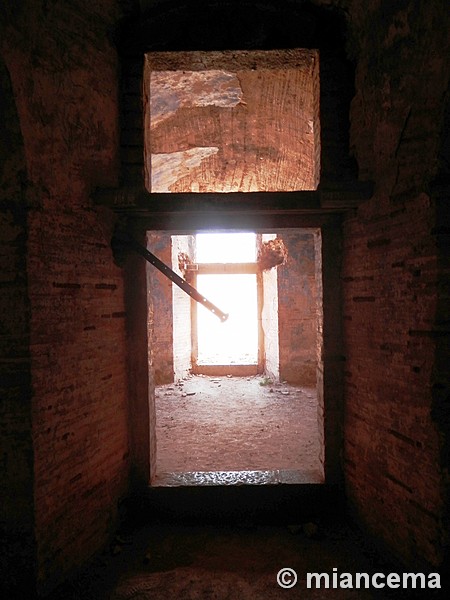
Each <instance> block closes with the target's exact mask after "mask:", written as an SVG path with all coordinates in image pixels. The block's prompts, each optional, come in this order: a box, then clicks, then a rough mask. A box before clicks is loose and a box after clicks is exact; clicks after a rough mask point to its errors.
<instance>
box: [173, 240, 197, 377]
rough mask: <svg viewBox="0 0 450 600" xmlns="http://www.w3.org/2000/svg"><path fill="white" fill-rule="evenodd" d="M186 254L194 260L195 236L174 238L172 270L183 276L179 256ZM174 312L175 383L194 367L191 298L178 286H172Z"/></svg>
mask: <svg viewBox="0 0 450 600" xmlns="http://www.w3.org/2000/svg"><path fill="white" fill-rule="evenodd" d="M180 252H184V253H185V254H187V255H188V256H190V257H192V258H193V255H194V252H193V236H189V235H176V236H175V235H174V236H172V269H173V270H174V271H175V272H176V273H178V275H181V276H183V275H182V273H181V271H180V269H179V267H178V254H179V253H180ZM172 312H173V356H174V359H173V362H174V373H175V381H177V380H178V379H182V378H183V377H185V376H186V375H187V374H188V372H189V370H190V368H191V366H192V353H191V349H192V343H191V298H190V297H189V296H188V295H187V294H186V292H183V290H182V289H180V288H179V287H178V286H177V285H175V284H172Z"/></svg>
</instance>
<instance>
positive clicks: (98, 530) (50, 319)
mask: <svg viewBox="0 0 450 600" xmlns="http://www.w3.org/2000/svg"><path fill="white" fill-rule="evenodd" d="M24 8H26V9H27V10H24ZM44 10H45V12H44ZM7 12H8V11H7ZM117 16H118V12H117V10H116V8H115V6H114V4H113V3H112V2H103V3H99V4H95V5H94V4H92V3H88V2H79V3H78V4H77V5H76V7H75V5H73V4H71V5H70V6H69V5H67V4H66V3H57V4H52V5H51V6H46V7H43V6H41V4H40V3H37V2H35V3H27V4H26V6H25V7H24V6H21V7H18V8H17V11H9V12H8V18H10V19H11V26H9V23H8V22H7V23H6V27H5V31H4V35H3V38H2V41H3V42H4V43H3V46H2V51H3V52H4V56H5V62H6V66H7V68H8V70H9V72H10V74H11V80H12V87H13V91H14V96H15V98H16V102H17V109H18V114H19V118H20V128H21V131H22V134H23V143H24V155H25V160H26V175H25V178H24V179H23V180H22V181H23V185H25V189H26V193H27V199H28V223H27V225H28V232H27V233H28V236H27V263H26V264H27V279H28V282H27V283H26V280H25V278H24V276H23V274H24V264H25V262H24V259H23V256H24V255H23V254H22V258H21V261H22V262H21V263H20V264H19V263H18V264H17V266H18V267H19V270H18V273H19V275H20V272H22V277H21V285H22V292H25V293H26V287H25V286H26V285H28V297H29V302H30V306H31V312H30V325H29V340H30V346H29V352H30V355H31V380H32V390H33V396H32V405H31V409H32V439H33V451H34V503H35V505H34V519H35V535H36V543H37V579H38V581H39V583H38V586H39V588H40V590H41V591H44V590H45V589H47V588H48V587H49V586H51V585H53V584H55V583H57V582H58V581H59V580H60V579H61V578H63V577H65V576H66V575H67V574H68V573H69V572H71V571H72V570H74V569H76V568H77V567H78V566H79V565H81V564H83V563H84V562H85V561H86V559H87V558H88V557H90V556H92V554H93V553H95V551H97V550H98V549H99V548H100V547H101V546H102V545H103V544H104V543H105V541H106V540H107V538H108V536H109V535H110V534H111V531H112V529H113V527H114V526H115V518H116V510H117V502H118V499H119V498H120V497H121V496H122V494H124V493H125V490H126V486H127V476H128V416H127V406H126V400H127V373H126V364H125V362H126V352H125V341H126V338H125V316H126V313H125V308H124V297H123V296H124V289H123V278H122V272H121V270H120V269H119V268H118V267H116V266H115V265H114V263H113V259H112V253H111V249H110V239H111V233H112V219H111V217H110V215H109V214H107V213H106V212H100V211H99V212H97V211H96V210H94V209H93V207H92V202H91V199H90V193H91V191H92V190H93V189H94V187H95V186H97V185H115V184H116V183H117V165H118V160H117V159H118V157H117V155H116V147H117V140H118V133H117V116H118V113H117V101H116V89H117V75H116V71H117V64H116V55H115V51H114V50H113V48H112V47H111V46H110V44H109V43H108V41H107V35H106V30H107V28H108V26H110V25H111V23H112V22H113V20H114V19H116V18H117ZM80 31H82V32H83V33H82V35H80ZM14 145H15V149H17V142H15V141H14ZM23 226H24V225H23V222H22V224H21V225H20V227H22V228H23ZM16 233H18V229H17V228H16ZM10 237H11V240H14V235H12V234H11V236H10ZM17 241H18V242H20V244H22V246H23V244H24V243H25V236H24V235H22V236H19V238H17ZM21 253H23V247H22V250H21ZM11 258H13V255H12V254H11ZM24 297H25V298H26V294H24ZM10 299H11V300H12V299H13V296H10ZM23 302H24V301H23V299H21V300H20V302H19V301H17V303H16V308H19V307H20V308H21V310H23V316H22V318H21V322H22V325H21V326H20V327H19V326H18V325H16V326H15V330H16V335H19V334H20V336H21V337H22V340H23V342H26V338H27V325H26V321H27V319H26V315H27V309H26V305H24V304H23ZM20 328H21V329H22V331H21V330H20ZM21 353H22V351H21ZM24 358H25V355H24ZM23 366H24V367H25V368H26V361H25V362H24V364H23ZM26 381H27V379H26V377H25V378H24V383H25V385H26ZM22 393H23V394H24V395H25V398H24V402H23V403H22V405H20V406H19V403H18V402H17V404H16V409H15V410H14V417H15V418H17V426H19V421H21V422H22V424H25V426H26V427H27V425H26V419H27V418H29V417H27V416H26V415H23V409H24V408H25V407H26V402H27V401H28V402H29V396H28V394H27V392H26V390H22ZM21 426H23V425H21ZM17 439H19V438H17ZM22 440H23V441H22V446H23V445H24V444H25V445H26V444H27V442H26V440H27V435H26V434H25V435H23V436H22ZM28 443H29V442H28ZM24 452H25V453H26V455H28V456H29V454H30V450H29V448H27V449H26V448H24V447H23V448H22V449H21V450H20V452H18V453H17V455H16V457H15V465H12V466H15V467H16V468H17V471H18V472H24V471H23V458H22V456H23V453H24ZM27 468H30V465H29V464H28V467H27ZM26 478H27V479H28V478H29V476H28V475H27V476H26ZM25 490H26V492H27V494H29V496H28V498H27V499H26V500H24V502H25V503H26V506H27V508H29V509H30V510H32V509H33V493H32V492H31V490H30V486H29V484H28V483H27V484H26V486H25V485H24V487H23V492H25ZM10 491H11V493H14V490H13V489H11V490H10Z"/></svg>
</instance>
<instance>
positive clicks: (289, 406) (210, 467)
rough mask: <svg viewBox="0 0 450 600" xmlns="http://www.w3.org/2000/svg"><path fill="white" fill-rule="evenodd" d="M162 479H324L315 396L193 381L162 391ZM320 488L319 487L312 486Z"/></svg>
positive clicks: (282, 387) (249, 383)
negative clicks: (248, 474) (196, 475)
mask: <svg viewBox="0 0 450 600" xmlns="http://www.w3.org/2000/svg"><path fill="white" fill-rule="evenodd" d="M156 440H157V474H158V476H159V475H161V474H162V473H171V472H172V473H174V472H192V471H233V470H235V471H242V470H263V471H264V470H275V469H283V470H299V471H303V472H311V473H315V474H316V478H317V473H321V471H322V469H321V464H320V460H319V436H318V425H317V399H316V391H315V389H314V388H305V387H294V386H291V385H287V384H273V383H272V382H271V381H269V380H267V378H265V377H262V376H253V377H229V376H226V377H206V376H201V375H193V376H191V377H189V378H188V379H186V380H184V381H182V382H179V383H177V384H171V385H165V386H160V387H158V388H157V390H156ZM314 480H316V479H314Z"/></svg>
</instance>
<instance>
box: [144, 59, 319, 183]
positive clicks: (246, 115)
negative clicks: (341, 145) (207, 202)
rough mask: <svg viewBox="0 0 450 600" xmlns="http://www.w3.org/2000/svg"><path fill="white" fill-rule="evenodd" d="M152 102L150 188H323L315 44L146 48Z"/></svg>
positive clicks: (148, 103)
mask: <svg viewBox="0 0 450 600" xmlns="http://www.w3.org/2000/svg"><path fill="white" fill-rule="evenodd" d="M144 102H145V106H144V115H145V185H146V188H147V190H148V191H149V192H153V193H158V192H159V193H183V192H212V193H220V192H277V191H284V192H291V191H298V190H315V189H316V188H317V186H318V183H319V176H320V123H319V55H318V51H316V50H304V49H297V50H273V51H265V52H263V51H223V52H155V53H148V54H146V56H145V74H144Z"/></svg>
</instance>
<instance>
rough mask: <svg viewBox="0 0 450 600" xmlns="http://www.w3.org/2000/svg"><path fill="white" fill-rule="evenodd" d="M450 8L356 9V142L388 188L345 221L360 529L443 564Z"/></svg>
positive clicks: (350, 433)
mask: <svg viewBox="0 0 450 600" xmlns="http://www.w3.org/2000/svg"><path fill="white" fill-rule="evenodd" d="M444 4H445V3H439V2H437V3H427V2H419V3H414V2H403V3H402V4H401V6H397V5H395V6H394V5H392V6H390V7H389V9H388V10H386V11H384V10H383V11H382V10H381V8H379V6H378V3H376V2H371V3H369V6H368V7H364V9H363V7H362V3H361V6H360V7H358V6H356V5H355V6H354V8H353V11H352V14H351V26H352V33H353V35H354V36H355V37H354V38H353V41H354V43H355V46H354V47H353V50H354V53H355V59H356V61H357V63H358V66H357V72H356V96H355V98H354V100H353V103H352V112H351V120H352V146H353V147H354V148H355V153H356V156H357V159H358V163H359V168H360V173H361V174H363V176H364V177H368V178H372V179H373V180H374V181H375V182H376V193H375V196H374V198H373V199H372V200H371V201H369V202H367V203H365V204H364V205H363V206H362V207H361V208H360V209H359V211H358V213H357V215H356V216H354V217H351V218H348V219H347V221H346V223H345V227H344V266H343V272H342V281H343V292H344V333H345V355H346V366H345V386H346V412H345V472H346V482H347V494H348V498H349V500H350V502H351V505H352V507H353V509H354V511H355V513H356V514H357V515H358V518H359V519H360V522H362V523H364V525H365V526H366V527H367V528H368V529H369V530H370V531H371V532H372V533H373V534H375V535H376V536H377V537H378V539H382V540H384V543H385V545H386V546H387V547H388V548H389V550H390V551H392V552H394V553H395V554H396V555H398V556H400V557H401V558H402V559H403V560H404V561H406V562H407V563H409V564H416V565H417V564H419V565H421V564H423V563H428V564H430V563H431V564H433V565H440V564H441V563H442V561H443V560H444V552H445V550H444V548H445V544H446V542H447V540H446V533H445V531H446V529H445V523H444V521H443V519H444V517H445V512H444V503H445V492H444V489H445V487H444V486H445V480H444V472H445V471H444V466H445V465H444V463H443V454H442V452H441V444H442V440H443V439H445V437H443V436H444V435H445V434H446V428H447V423H448V416H447V417H445V414H447V415H448V411H447V413H446V411H445V410H441V411H440V412H439V411H438V412H436V409H437V408H438V409H442V400H443V398H444V397H445V393H442V394H438V396H439V398H436V399H435V400H433V393H432V391H433V389H435V387H434V386H435V384H436V383H437V380H439V383H440V385H442V379H441V378H442V369H443V364H444V363H445V362H446V360H448V357H447V359H445V358H444V356H445V354H442V352H443V351H444V350H443V347H442V346H441V347H440V348H439V346H438V345H437V343H438V341H439V343H440V342H441V340H444V339H445V336H448V332H445V326H444V325H443V323H444V321H439V320H438V319H437V310H438V306H439V300H438V298H439V294H440V291H442V290H443V288H442V287H440V284H439V276H440V275H441V273H440V272H439V263H438V253H437V241H438V232H439V227H441V226H442V223H438V222H437V213H436V205H437V200H436V198H434V197H433V195H432V194H430V192H429V187H428V182H429V181H430V179H432V178H433V177H434V176H435V175H436V166H437V148H438V142H439V130H440V128H441V127H442V111H443V99H444V98H445V90H446V86H447V85H448V77H449V70H448V59H447V58H446V57H448V11H447V10H446V8H445V6H444ZM440 318H442V316H441V317H440ZM447 340H448V337H447ZM438 352H440V353H441V354H440V355H439V354H438ZM444 352H445V351H444ZM447 364H448V362H447ZM444 389H445V387H444ZM441 391H443V390H442V389H441ZM436 402H440V403H441V404H440V406H439V407H438V406H436Z"/></svg>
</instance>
